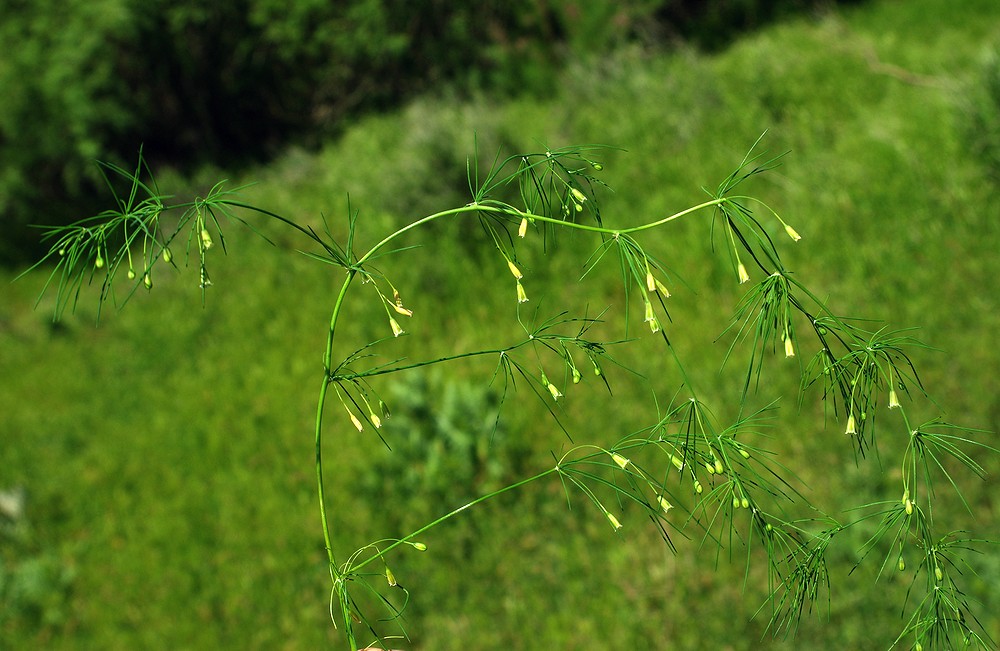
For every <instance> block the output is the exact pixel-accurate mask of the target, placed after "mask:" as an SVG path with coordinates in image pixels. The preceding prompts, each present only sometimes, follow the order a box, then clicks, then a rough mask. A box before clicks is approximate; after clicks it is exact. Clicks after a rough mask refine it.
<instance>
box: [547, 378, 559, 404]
mask: <svg viewBox="0 0 1000 651" xmlns="http://www.w3.org/2000/svg"><path fill="white" fill-rule="evenodd" d="M548 389H549V393H551V394H552V399H553V400H558V399H559V398H561V397H562V391H560V390H559V389H558V388H557V387H556V385H554V384H552V383H551V382H549V386H548Z"/></svg>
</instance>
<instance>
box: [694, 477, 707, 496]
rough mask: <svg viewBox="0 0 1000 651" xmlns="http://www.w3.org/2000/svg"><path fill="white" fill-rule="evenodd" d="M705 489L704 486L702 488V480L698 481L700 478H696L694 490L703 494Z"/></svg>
mask: <svg viewBox="0 0 1000 651" xmlns="http://www.w3.org/2000/svg"><path fill="white" fill-rule="evenodd" d="M703 490H705V489H704V488H702V486H701V482H700V481H698V480H697V479H696V480H695V481H694V492H696V493H698V494H699V495H701V492H702V491H703Z"/></svg>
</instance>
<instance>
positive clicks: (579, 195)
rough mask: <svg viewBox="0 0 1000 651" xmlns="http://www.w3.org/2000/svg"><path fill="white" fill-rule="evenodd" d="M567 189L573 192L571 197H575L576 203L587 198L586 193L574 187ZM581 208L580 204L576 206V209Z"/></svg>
mask: <svg viewBox="0 0 1000 651" xmlns="http://www.w3.org/2000/svg"><path fill="white" fill-rule="evenodd" d="M569 191H570V192H571V193H572V194H573V198H574V199H576V202H577V203H578V204H580V203H583V202H584V201H586V200H587V195H585V194H584V193H582V192H580V191H579V190H577V189H576V188H570V190H569ZM582 209H583V207H582V206H581V207H580V208H578V210H582Z"/></svg>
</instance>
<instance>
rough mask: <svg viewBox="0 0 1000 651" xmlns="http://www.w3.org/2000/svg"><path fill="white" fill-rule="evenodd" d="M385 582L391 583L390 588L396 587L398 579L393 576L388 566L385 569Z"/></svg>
mask: <svg viewBox="0 0 1000 651" xmlns="http://www.w3.org/2000/svg"><path fill="white" fill-rule="evenodd" d="M385 580H386V581H388V582H389V587H391V588H394V587H396V577H395V576H393V574H392V570H390V569H389V566H388V565H386V567H385Z"/></svg>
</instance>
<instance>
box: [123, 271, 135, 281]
mask: <svg viewBox="0 0 1000 651" xmlns="http://www.w3.org/2000/svg"><path fill="white" fill-rule="evenodd" d="M125 275H126V276H128V279H129V280H135V269H129V270H128V273H127V274H125Z"/></svg>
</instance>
